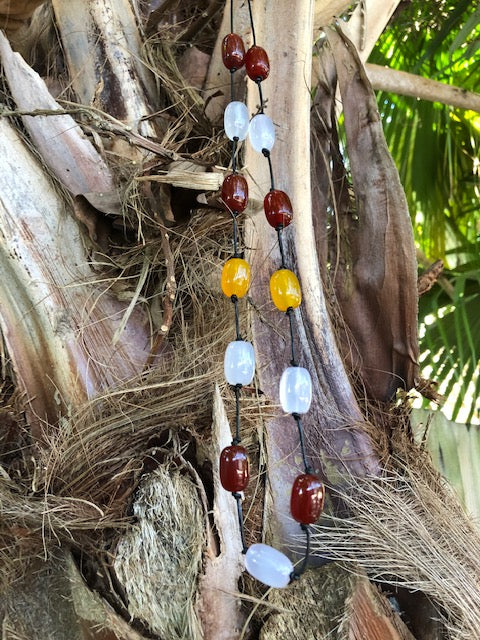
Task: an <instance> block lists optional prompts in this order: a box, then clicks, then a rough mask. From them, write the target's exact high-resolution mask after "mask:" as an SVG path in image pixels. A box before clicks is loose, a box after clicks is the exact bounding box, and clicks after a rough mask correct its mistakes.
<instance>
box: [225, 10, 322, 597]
mask: <svg viewBox="0 0 480 640" xmlns="http://www.w3.org/2000/svg"><path fill="white" fill-rule="evenodd" d="M248 10H249V16H250V23H251V29H252V36H253V45H252V46H251V47H250V49H248V51H246V52H245V47H244V44H243V41H242V39H241V37H240V36H238V35H237V34H235V33H234V31H233V17H234V11H233V0H231V1H230V23H231V24H230V27H231V33H229V34H228V35H227V36H225V38H224V40H223V46H222V58H223V63H224V65H225V66H226V67H227V69H229V70H230V73H231V102H230V103H229V104H228V106H227V108H226V109H225V116H224V128H225V133H226V135H227V137H228V138H229V139H230V140H232V174H230V175H229V176H227V177H226V178H225V181H224V183H223V186H222V199H223V202H224V204H225V206H226V207H227V209H228V210H229V211H230V212H231V214H232V217H233V247H234V256H233V258H231V259H230V260H228V261H227V263H226V264H225V266H224V269H223V272H222V290H223V292H224V293H225V295H227V296H228V297H230V298H231V299H232V301H233V303H234V305H235V319H236V320H235V322H236V332H237V338H236V341H235V342H231V343H230V344H229V345H228V347H227V351H226V354H225V375H226V378H227V381H228V382H229V383H230V384H231V385H232V387H233V388H234V389H235V399H236V434H235V438H234V439H233V441H232V445H231V447H227V448H226V449H224V450H223V451H222V454H221V460H220V479H221V482H222V486H223V487H224V488H225V489H227V490H228V491H231V492H232V494H233V496H234V497H235V499H236V500H237V506H238V517H239V523H240V530H241V536H242V545H243V553H245V556H246V557H245V565H246V569H247V571H248V572H249V573H250V574H251V575H252V576H253V577H254V578H256V579H258V580H260V581H261V582H263V583H264V584H266V585H268V586H271V587H285V586H287V585H288V584H289V583H290V582H291V581H292V580H295V579H297V578H299V577H300V575H301V574H302V573H303V572H304V571H305V569H306V568H307V565H308V559H309V554H310V528H309V525H310V524H313V523H314V522H315V521H316V520H317V519H318V518H319V517H320V514H321V512H322V509H323V503H324V498H325V491H324V487H323V484H322V482H321V481H320V479H319V478H318V477H317V476H316V475H314V474H313V473H312V468H311V467H310V465H309V463H308V460H307V456H306V451H305V437H304V432H303V426H302V420H301V416H302V415H303V414H305V413H306V412H308V410H309V408H310V404H311V400H312V380H311V377H310V374H309V372H308V371H307V369H305V368H303V367H300V366H299V364H298V361H297V357H296V353H295V331H294V317H295V315H294V309H296V308H297V307H298V306H299V305H300V304H301V301H302V294H301V289H300V284H299V282H298V279H297V276H296V275H295V274H294V273H293V271H291V270H290V269H288V268H287V263H286V257H285V248H284V244H283V231H284V229H285V228H286V227H287V226H288V225H289V224H290V223H291V222H292V219H293V209H292V204H291V202H290V198H289V197H288V195H287V194H286V193H285V192H284V191H280V190H279V189H276V188H275V182H274V171H273V166H272V160H271V157H270V152H271V150H272V148H273V145H274V143H275V127H274V125H273V122H272V121H271V119H270V118H269V117H268V116H267V115H266V114H265V113H264V111H265V103H264V99H263V92H262V86H261V84H262V82H263V81H264V80H266V79H267V77H268V75H269V73H270V62H269V59H268V55H267V53H266V51H265V50H264V49H263V48H262V47H260V46H258V45H257V41H256V34H255V25H254V21H253V12H252V5H251V0H248ZM243 65H245V69H246V72H247V75H248V77H249V78H250V79H251V80H252V81H253V82H255V83H256V85H257V87H258V93H259V101H260V105H259V113H258V114H257V115H255V116H254V117H253V118H252V119H251V120H250V122H249V117H248V109H247V107H246V105H245V104H244V103H242V102H238V101H235V100H234V99H233V98H234V95H233V87H234V83H233V74H234V73H235V71H237V70H238V69H239V68H241V67H242V66H243ZM247 134H248V137H249V141H250V144H251V145H252V147H253V148H254V150H255V151H257V152H258V153H262V154H263V156H265V158H266V159H267V162H268V168H269V173H270V185H271V188H270V191H269V193H267V195H266V196H265V199H264V211H265V216H266V218H267V221H268V223H269V224H270V226H272V227H273V228H274V229H275V230H276V232H277V239H278V247H279V253H280V259H281V265H280V266H281V268H280V269H279V270H277V271H275V272H274V273H273V274H272V276H271V278H270V295H271V297H272V300H273V303H274V305H275V307H276V308H277V309H278V310H279V311H282V312H284V313H285V314H286V315H287V318H288V322H289V335H290V353H291V360H290V366H289V367H287V368H286V369H285V371H284V372H283V374H282V376H281V379H280V385H279V396H280V404H281V406H282V409H283V410H284V411H285V412H286V413H289V414H291V416H292V418H293V420H294V421H295V423H296V429H297V432H298V438H299V445H300V451H301V454H302V460H303V466H304V473H303V474H300V475H298V476H297V478H296V479H295V482H294V484H293V487H292V492H291V498H290V511H291V515H292V517H293V518H294V519H295V520H296V521H297V522H298V523H299V524H300V527H301V529H302V530H303V531H304V532H305V536H306V545H305V555H304V559H303V561H302V563H301V565H300V567H299V569H296V570H295V569H294V568H293V565H292V563H291V561H290V560H289V558H288V557H287V556H286V555H285V554H283V553H282V552H280V551H278V550H277V549H274V548H273V547H271V546H269V545H266V544H263V543H257V544H253V545H251V546H250V547H249V548H248V549H247V548H246V547H245V539H244V533H243V516H242V511H241V494H240V492H241V491H243V490H244V489H245V487H246V486H247V483H248V460H247V457H246V452H245V449H244V448H243V447H241V446H239V442H240V431H239V421H240V418H239V415H240V410H239V397H240V390H241V388H242V386H243V385H245V384H250V382H251V380H252V379H253V375H254V369H255V362H254V355H253V347H252V345H251V344H250V343H248V342H244V341H243V340H242V338H241V336H240V335H239V322H238V299H239V298H241V297H243V296H244V295H245V294H246V292H247V290H248V286H249V282H250V266H249V265H248V263H247V262H245V260H243V259H242V258H240V257H239V255H238V242H237V231H238V229H237V215H238V214H239V213H240V212H241V211H243V210H244V209H245V207H246V204H247V200H248V187H247V183H246V181H245V178H243V176H240V175H239V174H238V173H237V171H236V151H237V144H238V142H240V141H243V140H245V138H246V137H247Z"/></svg>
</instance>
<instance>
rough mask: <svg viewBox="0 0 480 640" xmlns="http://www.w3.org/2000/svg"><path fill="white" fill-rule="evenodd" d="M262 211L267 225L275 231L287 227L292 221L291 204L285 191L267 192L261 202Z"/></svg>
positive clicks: (273, 190)
mask: <svg viewBox="0 0 480 640" xmlns="http://www.w3.org/2000/svg"><path fill="white" fill-rule="evenodd" d="M263 209H264V211H265V216H266V217H267V220H268V224H270V225H271V226H272V227H274V228H275V229H277V228H278V227H288V225H289V224H290V223H291V221H292V218H293V210H292V203H291V202H290V198H289V197H288V196H287V194H286V193H285V191H280V190H279V189H272V191H269V192H268V193H267V195H266V196H265V200H264V201H263Z"/></svg>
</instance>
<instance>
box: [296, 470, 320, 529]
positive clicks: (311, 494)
mask: <svg viewBox="0 0 480 640" xmlns="http://www.w3.org/2000/svg"><path fill="white" fill-rule="evenodd" d="M324 501H325V489H324V486H323V483H322V481H321V480H320V479H319V478H317V476H314V475H313V474H311V473H304V474H302V475H301V476H298V477H297V478H296V479H295V482H294V483H293V487H292V493H291V496H290V512H291V514H292V516H293V518H295V520H296V521H297V522H300V523H301V524H313V523H314V522H316V521H317V520H318V518H319V517H320V514H321V513H322V510H323V503H324Z"/></svg>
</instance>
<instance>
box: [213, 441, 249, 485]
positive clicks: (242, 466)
mask: <svg viewBox="0 0 480 640" xmlns="http://www.w3.org/2000/svg"><path fill="white" fill-rule="evenodd" d="M249 477H250V474H249V471H248V457H247V452H246V450H245V448H244V447H241V446H240V445H238V444H237V445H231V446H230V447H225V449H223V451H222V453H221V454H220V482H221V484H222V487H223V488H224V489H226V490H227V491H231V492H232V493H236V492H237V491H243V490H244V489H245V487H246V486H247V484H248V479H249Z"/></svg>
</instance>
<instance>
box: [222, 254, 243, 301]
mask: <svg viewBox="0 0 480 640" xmlns="http://www.w3.org/2000/svg"><path fill="white" fill-rule="evenodd" d="M249 286H250V265H249V264H248V262H247V261H246V260H242V259H241V258H230V260H228V261H227V262H226V263H225V264H224V265H223V271H222V291H223V293H224V294H225V295H226V296H227V298H231V297H232V296H237V298H243V296H244V295H245V294H246V293H247V291H248V287H249Z"/></svg>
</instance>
